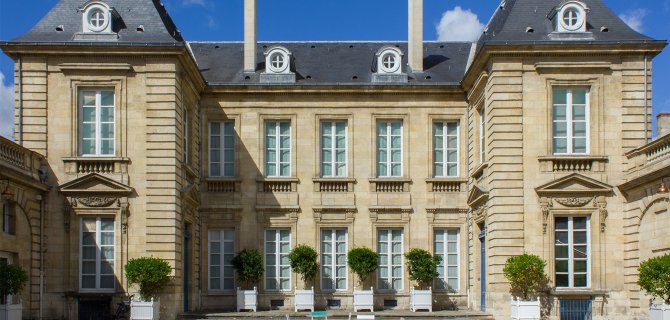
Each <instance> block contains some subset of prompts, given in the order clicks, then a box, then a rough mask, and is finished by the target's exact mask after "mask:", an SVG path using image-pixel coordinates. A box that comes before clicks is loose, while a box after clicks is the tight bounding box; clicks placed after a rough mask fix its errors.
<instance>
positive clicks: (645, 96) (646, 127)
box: [644, 53, 649, 144]
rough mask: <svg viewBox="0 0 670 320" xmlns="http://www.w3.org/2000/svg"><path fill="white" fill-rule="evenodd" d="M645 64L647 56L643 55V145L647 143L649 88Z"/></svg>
mask: <svg viewBox="0 0 670 320" xmlns="http://www.w3.org/2000/svg"><path fill="white" fill-rule="evenodd" d="M647 64H648V58H647V54H646V53H645V54H644V144H647V143H649V110H647V107H648V101H647V99H648V96H647V95H648V92H649V88H648V87H647V86H648V85H649V84H648V80H647V76H648V70H647Z"/></svg>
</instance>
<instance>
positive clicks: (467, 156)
mask: <svg viewBox="0 0 670 320" xmlns="http://www.w3.org/2000/svg"><path fill="white" fill-rule="evenodd" d="M465 119H466V120H465V121H466V122H467V124H466V126H465V128H466V129H465V130H466V131H465V136H466V139H467V140H466V141H469V139H470V106H468V109H467V110H465ZM465 159H466V161H465V175H466V177H465V181H466V182H465V185H466V187H465V189H466V192H469V191H470V148H468V147H467V143H466V147H465ZM465 234H467V237H465V247H466V248H467V251H468V253H467V259H466V265H467V279H468V280H467V286H466V288H467V289H466V297H467V299H468V309H470V253H471V252H470V251H471V249H470V206H469V205H468V207H467V209H466V210H465Z"/></svg>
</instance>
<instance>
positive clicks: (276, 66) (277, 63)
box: [270, 51, 288, 73]
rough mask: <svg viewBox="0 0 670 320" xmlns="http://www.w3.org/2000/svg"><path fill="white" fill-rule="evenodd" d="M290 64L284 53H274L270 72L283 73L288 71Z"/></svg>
mask: <svg viewBox="0 0 670 320" xmlns="http://www.w3.org/2000/svg"><path fill="white" fill-rule="evenodd" d="M287 66H288V63H286V57H285V56H284V53H283V52H279V51H276V52H273V53H272V54H270V70H271V71H272V72H275V73H281V72H283V71H284V70H286V67H287Z"/></svg>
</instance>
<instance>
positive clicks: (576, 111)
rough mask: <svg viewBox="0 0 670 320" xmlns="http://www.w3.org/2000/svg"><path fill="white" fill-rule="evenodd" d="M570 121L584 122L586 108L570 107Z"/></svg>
mask: <svg viewBox="0 0 670 320" xmlns="http://www.w3.org/2000/svg"><path fill="white" fill-rule="evenodd" d="M572 120H577V121H580V120H581V121H584V120H586V106H583V105H582V106H573V107H572Z"/></svg>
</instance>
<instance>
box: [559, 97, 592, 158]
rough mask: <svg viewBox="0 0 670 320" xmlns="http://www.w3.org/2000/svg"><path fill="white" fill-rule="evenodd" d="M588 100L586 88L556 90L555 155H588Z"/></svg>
mask: <svg viewBox="0 0 670 320" xmlns="http://www.w3.org/2000/svg"><path fill="white" fill-rule="evenodd" d="M588 98H589V91H588V89H585V88H554V98H553V104H554V107H553V112H552V117H553V152H554V154H588V152H589V138H588V131H589V129H588V128H589V121H588V118H589V106H588V101H589V99H588Z"/></svg>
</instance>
